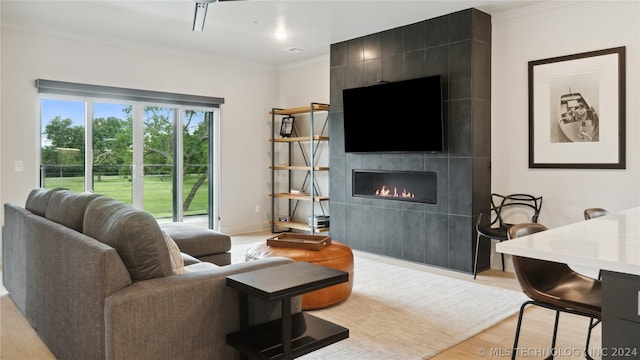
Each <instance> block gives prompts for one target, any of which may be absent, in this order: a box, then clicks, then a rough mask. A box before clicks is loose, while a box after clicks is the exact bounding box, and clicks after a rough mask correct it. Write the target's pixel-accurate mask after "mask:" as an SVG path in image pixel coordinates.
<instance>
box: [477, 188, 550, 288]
mask: <svg viewBox="0 0 640 360" xmlns="http://www.w3.org/2000/svg"><path fill="white" fill-rule="evenodd" d="M517 208H520V210H523V209H524V210H527V211H528V212H529V213H530V214H531V218H530V219H531V220H530V222H532V223H537V222H538V216H540V209H541V208H542V196H537V197H536V196H533V195H529V194H511V195H500V194H496V193H493V194H491V208H490V209H489V211H486V212H481V213H480V214H479V215H478V219H477V221H476V232H477V237H476V253H475V258H474V261H473V278H474V279H475V278H476V275H477V273H478V250H479V249H480V237H485V238H488V239H494V240H498V241H505V240H507V239H508V237H507V231H508V230H509V228H510V227H511V226H513V224H511V223H508V222H506V221H505V219H504V216H505V215H507V214H508V213H509V212H511V210H518V209H517ZM528 222H529V221H528ZM500 255H501V260H502V271H504V254H500Z"/></svg>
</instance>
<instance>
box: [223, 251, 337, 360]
mask: <svg viewBox="0 0 640 360" xmlns="http://www.w3.org/2000/svg"><path fill="white" fill-rule="evenodd" d="M348 280H349V274H348V273H347V272H344V271H340V270H336V269H331V268H327V267H324V266H320V265H315V264H311V263H307V262H292V263H289V264H285V265H280V266H274V267H270V268H264V269H259V270H254V271H250V272H246V273H241V274H235V275H230V276H227V278H226V281H227V286H230V287H232V288H235V289H237V290H238V291H239V292H240V331H238V332H235V333H232V334H228V335H227V344H229V345H231V346H233V347H234V348H236V349H238V350H239V351H240V352H241V353H242V354H244V355H248V356H249V357H251V358H252V359H295V358H296V357H299V356H302V355H304V354H307V353H309V352H312V351H315V350H317V349H320V348H322V347H324V346H327V345H330V344H333V343H335V342H337V341H340V340H343V339H346V338H348V337H349V329H347V328H345V327H342V326H340V325H336V324H334V323H332V322H329V321H326V320H323V319H320V318H318V317H315V316H313V315H310V314H307V313H306V312H304V311H303V312H300V313H297V314H293V315H292V314H291V298H292V297H294V296H297V295H302V294H304V293H307V292H309V291H314V290H317V289H322V288H324V287H327V286H332V285H335V284H339V283H343V282H346V281H348ZM249 295H251V296H255V297H257V298H260V299H262V300H265V301H281V302H282V317H281V319H278V320H273V321H270V322H267V323H264V324H260V325H256V326H253V327H248V324H249V319H248V314H249V301H248V297H249ZM294 335H295V336H294Z"/></svg>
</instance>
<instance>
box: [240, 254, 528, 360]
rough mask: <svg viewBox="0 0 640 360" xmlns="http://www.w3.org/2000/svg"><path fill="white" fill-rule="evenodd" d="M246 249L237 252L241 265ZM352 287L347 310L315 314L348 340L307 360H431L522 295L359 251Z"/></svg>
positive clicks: (506, 311)
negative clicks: (342, 330)
mask: <svg viewBox="0 0 640 360" xmlns="http://www.w3.org/2000/svg"><path fill="white" fill-rule="evenodd" d="M248 248H249V246H248V245H240V246H238V247H234V248H233V249H232V254H233V255H234V260H236V261H238V260H239V261H241V260H240V259H242V256H243V254H244V253H245V252H246V249H248ZM354 257H355V260H354V266H355V270H354V286H353V292H352V294H351V296H350V297H349V299H347V300H346V301H344V302H343V303H341V304H338V305H335V306H332V307H329V308H326V309H321V310H315V311H311V313H312V314H314V315H315V316H318V317H320V318H323V319H326V320H328V321H331V322H334V323H336V324H339V325H342V326H344V327H346V328H348V329H349V338H348V339H346V340H342V341H340V342H338V343H335V344H332V345H330V346H327V347H324V348H322V349H320V350H317V351H314V352H312V353H310V354H307V355H305V356H303V357H300V358H299V359H303V360H342V359H344V360H360V359H363V360H369V359H373V360H375V359H384V360H414V359H415V360H422V359H428V358H430V357H432V356H434V355H436V354H438V353H439V352H442V351H444V350H446V349H448V348H450V347H452V346H454V345H456V344H458V343H460V342H462V341H464V340H466V339H468V338H470V337H472V336H473V335H475V334H477V333H479V332H481V331H483V330H485V329H487V328H489V327H491V326H493V325H495V324H497V323H499V322H500V321H502V320H504V319H506V318H508V317H510V316H511V315H513V314H515V313H517V312H518V309H519V307H520V305H521V304H522V303H523V302H524V301H525V300H526V299H527V298H526V296H525V295H524V294H522V293H520V292H517V291H512V290H506V289H501V288H496V287H491V286H486V285H482V284H478V283H474V282H471V281H465V280H460V279H455V278H451V277H447V276H444V275H438V274H433V273H429V272H427V271H422V270H418V269H414V268H413V267H410V266H399V265H396V264H393V263H389V262H388V261H383V258H380V259H377V258H376V256H375V255H370V254H366V256H365V255H364V254H361V253H359V252H356V251H354Z"/></svg>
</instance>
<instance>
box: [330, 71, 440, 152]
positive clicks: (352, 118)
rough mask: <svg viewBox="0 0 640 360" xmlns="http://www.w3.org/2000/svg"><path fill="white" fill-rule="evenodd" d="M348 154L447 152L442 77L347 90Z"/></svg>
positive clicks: (344, 94)
mask: <svg viewBox="0 0 640 360" xmlns="http://www.w3.org/2000/svg"><path fill="white" fill-rule="evenodd" d="M342 100H343V104H344V144H345V151H346V152H438V151H443V150H444V129H443V115H442V107H443V105H442V82H441V78H440V76H439V75H437V76H430V77H424V78H419V79H412V80H403V81H397V82H388V83H381V84H377V85H372V86H366V87H359V88H351V89H344V90H343V91H342Z"/></svg>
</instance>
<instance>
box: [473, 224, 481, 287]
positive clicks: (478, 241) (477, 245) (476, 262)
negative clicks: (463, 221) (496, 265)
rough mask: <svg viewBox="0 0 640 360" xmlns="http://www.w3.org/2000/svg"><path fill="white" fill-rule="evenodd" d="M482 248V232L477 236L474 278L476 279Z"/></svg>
mask: <svg viewBox="0 0 640 360" xmlns="http://www.w3.org/2000/svg"><path fill="white" fill-rule="evenodd" d="M479 249H480V233H478V236H477V237H476V256H475V258H474V260H473V279H474V280H475V279H476V274H477V273H478V250H479Z"/></svg>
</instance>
